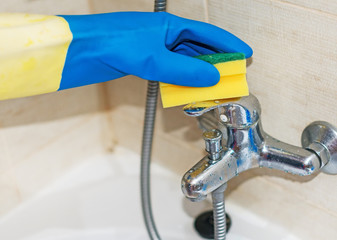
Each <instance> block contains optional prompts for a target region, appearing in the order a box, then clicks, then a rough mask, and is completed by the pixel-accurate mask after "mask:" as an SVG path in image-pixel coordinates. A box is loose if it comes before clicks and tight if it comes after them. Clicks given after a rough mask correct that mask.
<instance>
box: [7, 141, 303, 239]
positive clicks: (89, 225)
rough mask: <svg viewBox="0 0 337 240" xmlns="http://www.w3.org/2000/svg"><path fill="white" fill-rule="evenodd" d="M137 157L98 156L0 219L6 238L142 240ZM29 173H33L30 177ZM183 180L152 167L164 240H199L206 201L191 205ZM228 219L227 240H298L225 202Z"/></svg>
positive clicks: (120, 150) (119, 150)
mask: <svg viewBox="0 0 337 240" xmlns="http://www.w3.org/2000/svg"><path fill="white" fill-rule="evenodd" d="M139 165H140V160H139V156H138V155H137V154H135V153H134V152H131V151H129V150H127V149H124V148H121V147H119V148H117V149H116V151H115V152H114V154H111V155H104V156H96V157H95V158H92V159H87V160H85V161H83V164H82V165H81V166H79V167H77V168H76V169H73V170H72V171H70V172H68V173H67V174H66V175H64V176H63V177H62V178H60V179H59V180H58V181H57V182H55V183H54V184H53V185H52V186H49V187H48V188H47V189H45V190H44V191H42V192H41V193H40V194H38V195H37V196H36V197H34V198H33V199H31V200H29V201H27V202H25V203H24V204H22V205H21V206H19V207H18V208H16V209H15V210H14V211H12V212H11V213H10V214H8V215H6V216H4V217H2V218H1V219H0V239H4V240H111V239H119V240H120V239H122V240H136V239H137V240H145V239H148V236H147V233H146V230H145V226H144V223H143V219H142V215H141V206H140V193H139ZM32 174H33V173H32ZM180 180H181V176H177V175H175V174H173V173H171V172H169V171H167V170H166V169H164V168H163V167H160V166H158V165H156V164H153V166H152V198H153V200H152V201H153V212H154V218H155V220H156V222H157V227H158V230H159V232H160V234H161V237H162V239H163V240H181V239H185V240H192V239H193V240H198V239H203V238H201V237H199V236H198V234H197V233H196V232H195V230H194V228H193V221H194V218H195V216H197V215H198V214H200V213H202V212H204V211H205V210H209V209H211V205H210V203H209V201H204V202H201V203H191V202H189V201H188V200H186V199H185V198H184V196H183V194H182V192H181V190H180ZM226 210H227V212H228V213H229V215H230V216H231V218H232V227H231V229H230V233H229V234H228V236H227V239H228V240H253V239H256V240H263V239H266V240H271V239H272V240H296V239H299V238H296V237H295V236H292V235H290V234H288V233H287V230H286V229H283V228H282V227H280V226H275V225H273V224H271V223H269V222H268V221H265V220H264V219H262V218H260V217H259V216H256V215H254V214H253V213H251V212H248V211H246V210H245V209H243V208H241V207H240V206H238V205H236V204H235V203H234V202H231V201H227V202H226Z"/></svg>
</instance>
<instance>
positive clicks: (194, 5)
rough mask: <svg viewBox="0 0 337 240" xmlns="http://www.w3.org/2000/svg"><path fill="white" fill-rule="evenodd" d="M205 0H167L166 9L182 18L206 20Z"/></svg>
mask: <svg viewBox="0 0 337 240" xmlns="http://www.w3.org/2000/svg"><path fill="white" fill-rule="evenodd" d="M205 2H206V1H205V0H185V1H181V0H169V1H168V3H167V11H168V12H170V13H173V14H175V15H178V16H180V17H184V18H190V19H194V20H199V21H207V12H206V8H205V7H206V4H205Z"/></svg>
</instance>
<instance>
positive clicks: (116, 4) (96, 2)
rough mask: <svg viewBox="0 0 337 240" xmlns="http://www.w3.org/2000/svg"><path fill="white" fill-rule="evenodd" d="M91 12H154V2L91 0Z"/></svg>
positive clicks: (142, 0) (150, 0) (140, 0)
mask: <svg viewBox="0 0 337 240" xmlns="http://www.w3.org/2000/svg"><path fill="white" fill-rule="evenodd" d="M89 3H90V6H91V11H92V12H94V13H103V12H119V11H147V12H151V11H153V3H154V1H152V0H127V1H111V0H89Z"/></svg>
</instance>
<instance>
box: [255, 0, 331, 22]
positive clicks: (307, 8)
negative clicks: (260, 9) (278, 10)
mask: <svg viewBox="0 0 337 240" xmlns="http://www.w3.org/2000/svg"><path fill="white" fill-rule="evenodd" d="M256 1H258V2H262V3H266V0H256ZM268 2H275V3H279V4H283V5H288V6H290V7H292V8H296V9H298V10H304V11H308V12H311V13H313V14H316V15H323V16H327V17H330V18H337V13H336V14H333V13H329V12H327V11H323V10H319V9H315V8H309V7H305V6H301V5H297V4H294V3H290V2H287V1H285V0H268Z"/></svg>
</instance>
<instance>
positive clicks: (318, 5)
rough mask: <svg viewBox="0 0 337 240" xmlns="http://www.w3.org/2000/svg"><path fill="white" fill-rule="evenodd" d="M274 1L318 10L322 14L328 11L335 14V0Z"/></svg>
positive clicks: (336, 7)
mask: <svg viewBox="0 0 337 240" xmlns="http://www.w3.org/2000/svg"><path fill="white" fill-rule="evenodd" d="M276 1H281V2H286V3H289V4H294V5H297V6H299V7H304V8H307V9H308V10H314V11H319V12H321V13H323V14H324V13H328V14H333V15H337V2H336V1H335V0H325V1H313V0H311V1H307V0H276Z"/></svg>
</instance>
